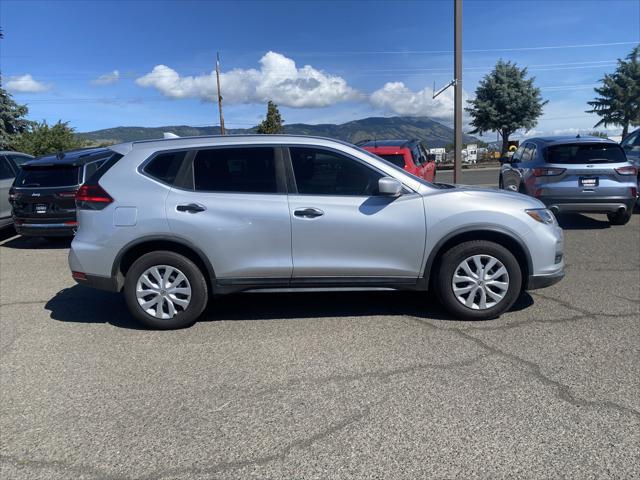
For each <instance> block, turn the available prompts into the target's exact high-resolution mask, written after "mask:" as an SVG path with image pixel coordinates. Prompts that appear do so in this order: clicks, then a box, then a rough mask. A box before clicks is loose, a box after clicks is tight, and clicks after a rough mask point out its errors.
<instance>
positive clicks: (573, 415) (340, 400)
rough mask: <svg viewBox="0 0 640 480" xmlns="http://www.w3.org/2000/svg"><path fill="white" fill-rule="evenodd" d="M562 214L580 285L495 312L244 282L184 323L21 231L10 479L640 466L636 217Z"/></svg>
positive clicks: (9, 267)
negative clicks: (273, 290)
mask: <svg viewBox="0 0 640 480" xmlns="http://www.w3.org/2000/svg"><path fill="white" fill-rule="evenodd" d="M494 173H495V172H494ZM469 178H471V177H469ZM476 178H477V182H476V183H484V182H483V181H480V178H481V177H476ZM482 178H484V177H482ZM439 180H440V181H445V179H443V178H439ZM467 181H468V180H467ZM560 220H561V224H562V225H563V227H564V228H565V234H566V259H567V262H568V267H567V276H566V278H565V279H564V281H562V282H561V283H559V284H557V285H555V286H553V287H550V288H548V289H545V290H538V291H533V292H531V293H530V294H523V295H522V296H521V298H520V299H519V301H518V302H517V304H516V306H515V307H514V309H513V310H512V311H511V312H509V313H507V314H505V315H504V316H503V317H502V318H500V319H498V320H492V321H487V322H481V323H472V322H458V321H453V320H451V319H448V318H447V317H446V315H445V314H444V312H443V311H442V310H441V308H440V307H439V306H438V304H437V302H436V301H435V299H434V298H433V297H431V296H429V295H425V294H419V293H418V294H417V293H406V292H405V293H400V292H389V293H381V292H376V293H364V292H359V293H330V294H329V293H325V294H307V293H298V294H269V295H267V294H242V295H234V296H229V297H225V298H221V299H220V300H218V301H216V302H213V305H212V306H211V307H210V308H209V310H208V311H207V312H206V314H205V318H206V320H205V321H202V322H200V323H198V324H196V325H195V326H194V327H192V328H189V329H186V330H180V331H169V332H154V331H147V330H144V329H140V328H139V327H138V325H137V324H136V323H134V321H133V320H132V319H131V317H130V316H129V315H128V313H127V310H126V306H125V304H124V300H123V299H122V298H121V297H120V296H119V295H116V294H110V293H105V292H99V291H93V290H90V289H87V288H84V287H81V286H77V285H75V284H74V282H73V281H72V279H71V277H70V275H69V272H68V269H67V263H66V256H67V250H68V243H65V242H64V241H62V242H60V241H57V242H47V241H44V240H40V239H25V238H21V237H14V236H11V234H10V233H7V232H5V234H4V236H3V237H2V241H1V242H0V309H1V310H0V352H1V363H0V368H1V371H0V372H1V385H0V387H1V388H0V395H1V398H0V462H1V463H0V465H1V470H0V476H1V477H2V478H24V479H27V478H28V479H45V478H74V479H102V478H109V479H115V478H133V479H187V478H189V479H194V478H195V479H205V478H206V479H208V478H229V479H237V478H248V477H252V478H287V479H292V478H305V479H306V478H319V479H320V478H322V479H325V478H407V479H415V478H438V479H445V478H464V479H469V478H492V479H493V478H577V479H588V478H615V479H626V478H638V477H639V476H640V376H639V375H638V372H639V371H640V215H639V214H637V213H636V214H635V215H634V216H633V219H632V221H631V223H630V224H628V225H626V226H624V227H609V224H608V223H607V222H606V217H605V216H604V215H588V216H587V215H575V216H567V217H561V219H560Z"/></svg>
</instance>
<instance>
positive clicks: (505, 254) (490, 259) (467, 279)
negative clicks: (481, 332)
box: [434, 240, 522, 320]
mask: <svg viewBox="0 0 640 480" xmlns="http://www.w3.org/2000/svg"><path fill="white" fill-rule="evenodd" d="M434 284H435V287H436V294H437V296H438V298H439V299H440V301H441V303H442V305H443V306H444V308H445V309H446V310H447V311H449V313H451V314H452V315H453V316H455V317H456V318H458V319H461V320H487V319H490V318H496V317H498V316H500V315H501V314H502V313H504V312H505V311H507V310H508V309H509V308H511V306H512V305H513V303H514V302H515V301H516V299H517V298H518V295H519V294H520V289H521V286H522V272H521V271H520V265H519V264H518V261H517V260H516V258H515V257H514V256H513V254H512V253H511V252H510V251H509V250H508V249H506V248H505V247H503V246H502V245H499V244H497V243H493V242H489V241H485V240H474V241H470V242H464V243H461V244H459V245H456V246H455V247H453V248H451V249H450V250H448V251H447V252H445V254H444V255H443V256H442V261H441V262H440V268H439V269H438V271H437V278H436V281H435V282H434Z"/></svg>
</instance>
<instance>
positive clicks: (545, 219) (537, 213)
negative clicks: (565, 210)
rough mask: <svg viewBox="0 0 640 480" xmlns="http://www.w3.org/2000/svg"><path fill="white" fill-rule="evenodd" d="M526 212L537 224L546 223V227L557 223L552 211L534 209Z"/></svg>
mask: <svg viewBox="0 0 640 480" xmlns="http://www.w3.org/2000/svg"><path fill="white" fill-rule="evenodd" d="M525 212H526V213H527V215H529V216H530V217H531V218H533V219H534V220H535V221H536V222H540V223H544V224H546V225H553V224H555V223H557V222H556V217H555V216H554V215H553V213H552V212H551V210H549V209H547V208H532V209H530V210H525Z"/></svg>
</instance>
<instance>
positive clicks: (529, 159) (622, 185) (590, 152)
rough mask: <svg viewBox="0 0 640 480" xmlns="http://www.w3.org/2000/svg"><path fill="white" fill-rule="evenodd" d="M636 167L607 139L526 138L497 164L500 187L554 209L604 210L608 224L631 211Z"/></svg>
mask: <svg viewBox="0 0 640 480" xmlns="http://www.w3.org/2000/svg"><path fill="white" fill-rule="evenodd" d="M637 174H638V170H637V168H636V166H635V165H634V164H633V163H632V162H630V161H629V160H628V159H627V157H626V156H625V152H624V150H623V149H622V148H621V147H620V145H618V144H617V143H615V142H613V141H612V140H607V139H602V138H598V137H580V135H578V136H575V137H544V138H530V139H527V140H526V141H525V142H524V143H523V144H522V145H521V146H520V148H518V150H517V151H516V152H515V153H514V154H513V157H511V159H509V161H505V162H504V163H503V165H502V167H501V171H500V178H499V181H498V184H499V187H500V188H503V189H505V190H511V191H514V192H520V193H523V194H525V195H530V196H532V197H535V198H538V199H539V200H541V201H542V202H543V203H544V204H545V205H547V207H548V208H549V209H550V210H551V211H553V212H554V213H558V212H592V213H606V214H607V217H608V218H609V222H610V223H611V224H613V225H624V224H626V223H627V222H628V221H629V220H630V219H631V215H632V214H633V206H634V203H635V201H636V195H637V188H638V186H637V183H636V177H637Z"/></svg>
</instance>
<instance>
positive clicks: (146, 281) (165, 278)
mask: <svg viewBox="0 0 640 480" xmlns="http://www.w3.org/2000/svg"><path fill="white" fill-rule="evenodd" d="M124 296H125V300H126V302H127V306H128V307H129V311H130V312H131V313H132V314H133V316H134V317H135V318H136V319H137V320H139V321H140V322H142V323H143V324H145V325H146V326H148V327H151V328H154V329H158V330H171V329H176V328H183V327H187V326H189V325H192V324H193V323H194V322H195V321H196V320H197V319H198V317H199V316H200V314H201V313H202V312H203V311H204V309H205V307H206V306H207V300H208V292H207V282H206V280H205V278H204V275H203V274H202V272H201V271H200V269H199V268H198V267H197V265H195V264H194V263H193V262H192V261H191V260H189V259H188V258H186V257H184V256H182V255H179V254H177V253H174V252H169V251H157V252H151V253H147V254H145V255H143V256H141V257H140V258H139V259H138V260H136V261H135V262H134V264H133V265H132V266H131V268H130V269H129V271H128V272H127V275H126V278H125V283H124Z"/></svg>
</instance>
